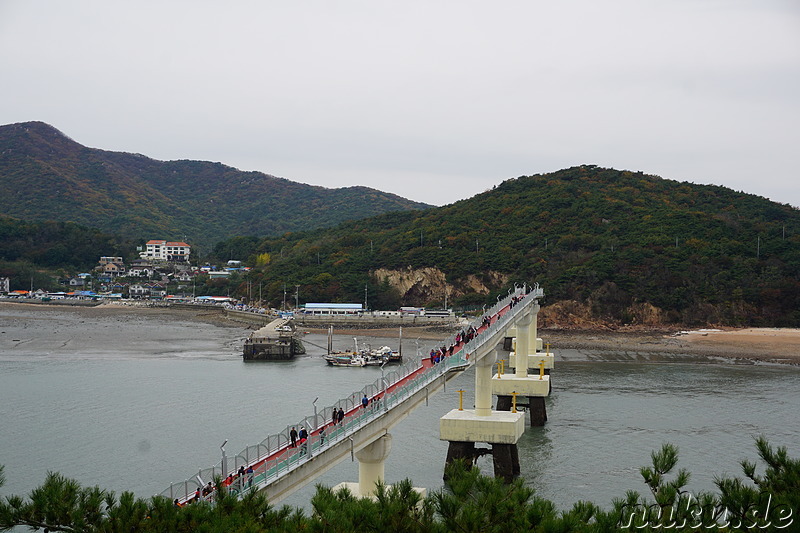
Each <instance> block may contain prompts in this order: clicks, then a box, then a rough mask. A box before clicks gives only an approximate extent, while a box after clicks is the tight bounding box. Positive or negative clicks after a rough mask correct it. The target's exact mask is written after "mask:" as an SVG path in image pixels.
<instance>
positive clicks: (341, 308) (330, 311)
mask: <svg viewBox="0 0 800 533" xmlns="http://www.w3.org/2000/svg"><path fill="white" fill-rule="evenodd" d="M363 311H364V306H363V305H361V304H331V303H309V304H305V305H304V306H303V314H306V315H357V314H359V313H362V312H363Z"/></svg>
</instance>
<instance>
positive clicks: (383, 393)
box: [160, 286, 544, 502]
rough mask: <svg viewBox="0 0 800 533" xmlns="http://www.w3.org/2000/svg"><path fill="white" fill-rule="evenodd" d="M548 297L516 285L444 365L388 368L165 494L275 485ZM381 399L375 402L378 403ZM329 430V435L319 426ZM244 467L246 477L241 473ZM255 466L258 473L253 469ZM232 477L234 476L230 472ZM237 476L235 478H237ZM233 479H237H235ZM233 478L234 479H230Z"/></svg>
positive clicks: (463, 362) (187, 495)
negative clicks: (301, 438)
mask: <svg viewBox="0 0 800 533" xmlns="http://www.w3.org/2000/svg"><path fill="white" fill-rule="evenodd" d="M542 296H544V292H543V291H542V290H541V289H539V288H538V286H534V287H533V289H532V290H531V291H530V292H527V291H526V289H525V286H523V287H515V288H514V289H512V290H510V291H509V294H508V295H507V296H506V297H505V298H503V299H502V300H501V299H499V298H498V301H497V303H496V304H495V305H494V306H492V308H490V309H489V310H487V311H486V312H485V313H484V316H486V315H488V316H494V315H497V314H498V313H499V312H500V311H501V310H502V309H504V308H505V307H507V306H509V304H510V303H511V302H512V299H513V298H516V297H522V298H521V299H520V300H519V301H518V303H517V305H514V306H513V307H512V308H511V309H509V310H508V311H506V312H505V313H504V314H503V315H502V316H501V317H499V318H498V319H497V320H496V321H494V322H493V323H491V324H490V325H489V326H488V327H486V328H485V329H484V330H482V331H480V332H479V333H478V334H477V335H475V336H474V337H473V338H472V339H471V340H470V341H469V342H468V343H466V344H464V345H463V346H462V348H461V349H460V350H459V351H458V352H456V353H455V354H453V355H452V356H449V357H444V358H443V359H442V360H441V362H440V363H438V364H435V365H433V366H431V367H428V368H425V367H424V366H423V365H422V362H421V360H418V361H413V362H409V363H406V364H404V365H402V366H400V367H398V368H396V369H393V370H391V371H388V372H386V373H385V374H383V375H382V376H381V377H380V378H377V379H376V380H375V381H373V382H372V383H370V384H367V385H366V386H365V387H364V388H362V389H361V390H359V391H355V392H353V393H352V394H351V395H349V396H347V397H345V398H342V399H340V400H339V401H337V402H336V403H335V404H334V405H332V406H330V407H326V408H324V409H323V410H322V411H321V412H317V413H315V414H314V415H311V416H307V417H305V418H303V419H302V420H300V421H299V422H297V423H296V424H291V425H288V426H286V428H285V429H284V430H282V431H281V432H280V433H276V434H273V435H269V436H267V438H265V439H264V440H262V441H261V442H259V443H258V444H254V445H250V446H247V447H245V448H244V449H243V450H242V451H241V452H239V453H238V454H236V455H235V456H233V457H231V458H230V459H232V462H230V461H228V459H229V458H228V457H227V456H226V455H224V453H223V457H222V460H221V461H220V462H219V463H217V464H215V465H213V466H211V467H209V468H204V469H200V470H199V471H198V472H197V474H194V475H192V476H191V477H190V478H188V479H186V480H184V481H180V482H177V483H172V484H170V486H169V487H168V488H167V489H165V490H164V491H162V492H161V493H160V496H164V497H167V498H169V499H170V500H173V499H178V500H179V501H182V502H184V501H187V500H191V499H192V498H193V497H194V496H195V494H199V497H200V498H202V499H206V500H213V497H214V492H211V493H209V494H207V495H205V496H203V495H202V492H203V488H204V487H205V486H206V485H207V484H208V482H212V484H213V483H214V480H215V478H217V477H219V478H222V479H223V482H224V483H225V484H227V485H228V489H229V490H230V491H231V492H233V493H235V494H238V495H242V494H244V493H245V492H248V491H251V490H260V489H261V488H263V487H265V486H267V485H269V484H270V483H273V482H274V481H276V480H277V479H279V478H281V477H283V476H285V475H287V474H288V473H290V472H292V471H293V470H294V469H296V468H297V467H298V466H300V465H301V464H303V463H304V462H305V461H307V460H308V459H310V458H311V457H313V456H314V455H316V454H317V453H318V452H319V451H321V450H322V449H323V448H326V447H328V446H330V445H332V444H336V443H338V442H341V441H342V440H344V439H346V438H348V437H350V436H351V435H353V434H354V433H355V432H356V431H358V430H360V429H361V428H363V427H364V426H365V425H367V424H368V423H370V422H372V421H373V420H375V419H377V418H379V417H381V416H382V415H383V414H384V413H386V412H387V411H389V410H391V409H392V408H394V407H396V406H398V405H400V404H401V403H403V402H404V401H405V400H407V399H408V398H410V397H411V396H413V395H414V394H416V393H417V392H419V391H421V390H422V389H424V388H425V387H427V386H428V385H430V384H431V383H433V382H434V381H435V380H436V379H438V378H440V377H441V376H443V375H445V374H447V373H448V372H451V371H454V370H458V369H465V368H467V367H468V366H470V365H472V364H474V358H472V360H471V358H470V355H471V354H474V353H476V352H478V351H479V350H480V349H481V348H482V347H483V346H484V345H485V344H486V343H487V342H489V341H490V340H491V339H493V338H494V337H495V335H496V334H497V333H498V332H500V331H501V330H503V331H505V330H506V329H508V327H509V323H510V322H512V321H513V319H514V318H516V317H517V316H519V315H520V314H521V313H522V312H523V310H524V308H525V307H527V304H529V303H530V302H531V301H535V300H537V299H538V298H541V297H542ZM482 318H483V317H480V318H477V319H476V320H475V321H474V323H473V324H472V327H475V329H476V330H479V329H480V327H481V326H482V324H481V321H482ZM455 337H456V336H455V335H452V336H450V337H447V338H446V339H445V341H444V342H445V345H446V346H450V345H452V344H455ZM365 395H366V396H367V398H368V399H369V400H370V403H369V404H368V406H367V407H366V408H363V407H362V405H361V399H362V398H363V397H364V396H365ZM372 400H375V401H372ZM339 408H341V409H342V410H343V411H344V413H345V417H344V419H343V420H342V421H341V422H340V423H336V424H332V423H331V421H332V420H333V412H334V410H336V411H338V410H339ZM293 427H306V428H309V437H308V439H307V440H306V441H305V442H304V443H303V444H298V445H297V446H295V447H292V446H291V439H290V432H291V429H292V428H293ZM320 428H325V432H324V434H321V433H319V432H318V431H317V430H318V429H320ZM242 469H243V470H244V475H236V473H237V472H240V471H241V470H242ZM250 469H252V471H250ZM229 475H230V476H231V478H229V477H228V476H229ZM234 476H235V477H234ZM231 479H233V480H232V481H231ZM229 481H231V482H230V483H228V482H229Z"/></svg>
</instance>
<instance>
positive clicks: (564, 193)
mask: <svg viewBox="0 0 800 533" xmlns="http://www.w3.org/2000/svg"><path fill="white" fill-rule="evenodd" d="M215 253H216V254H217V256H218V257H220V258H226V257H229V256H235V257H238V258H240V259H246V258H248V257H249V258H251V261H250V263H251V264H257V262H256V261H254V260H252V258H254V257H256V256H257V255H259V254H266V255H267V256H269V258H270V262H269V264H268V265H266V266H265V267H264V268H263V269H257V270H256V271H255V272H254V273H253V279H254V281H257V282H259V283H261V282H263V285H264V287H266V289H267V292H266V294H267V296H266V298H267V299H269V300H270V301H272V302H279V301H280V298H281V297H282V292H281V289H282V286H283V283H285V282H286V281H290V282H291V284H292V285H299V286H300V289H299V290H300V294H302V295H303V298H306V301H361V300H363V297H364V286H365V284H366V285H368V288H369V298H370V302H372V303H373V304H374V305H375V306H376V308H378V309H392V308H394V307H396V306H399V305H434V306H440V305H442V304H443V300H444V298H445V296H446V297H447V298H448V300H449V302H450V303H451V304H465V305H468V304H473V305H478V306H480V305H481V304H484V303H493V302H494V299H495V296H496V295H497V294H504V293H505V290H506V289H507V288H508V287H509V286H510V285H511V284H513V283H514V282H516V283H522V282H538V283H540V284H541V285H542V286H543V287H544V288H545V291H546V294H547V303H548V305H547V309H548V314H546V315H543V320H544V319H546V320H545V322H544V323H546V324H548V325H554V324H555V325H565V324H580V325H582V326H584V327H593V326H594V325H601V324H618V325H619V324H626V323H631V324H639V325H653V326H660V325H664V324H695V325H706V324H727V325H771V326H788V325H792V326H795V327H796V326H798V325H800V210H798V209H796V208H794V207H792V206H789V205H784V204H778V203H775V202H772V201H770V200H768V199H766V198H762V197H759V196H755V195H752V194H745V193H739V192H736V191H733V190H731V189H728V188H726V187H719V186H713V185H695V184H691V183H681V182H677V181H674V180H668V179H663V178H660V177H658V176H652V175H648V174H644V173H642V172H630V171H622V170H615V169H607V168H599V167H596V166H594V165H584V166H579V167H574V168H569V169H564V170H560V171H557V172H553V173H549V174H538V175H533V176H521V177H519V178H516V179H510V180H506V181H504V182H503V183H500V184H498V185H497V186H496V187H495V188H493V189H492V190H490V191H487V192H484V193H482V194H479V195H477V196H474V197H472V198H469V199H466V200H462V201H459V202H456V203H454V204H451V205H447V206H444V207H440V208H435V209H428V210H425V211H417V212H408V213H402V214H398V215H381V216H378V217H373V218H369V219H364V220H358V221H353V222H347V223H344V224H342V225H341V226H338V227H337V228H335V229H333V230H331V229H321V230H315V231H311V232H304V233H302V234H290V235H285V236H281V237H278V238H274V237H272V238H265V239H261V240H258V239H252V240H242V239H237V240H231V241H223V242H220V243H219V244H218V245H217V246H216V247H215ZM598 327H599V326H598Z"/></svg>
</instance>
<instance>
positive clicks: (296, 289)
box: [294, 285, 300, 311]
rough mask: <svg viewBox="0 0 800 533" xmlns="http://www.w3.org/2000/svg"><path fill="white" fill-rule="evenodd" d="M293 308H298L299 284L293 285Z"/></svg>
mask: <svg viewBox="0 0 800 533" xmlns="http://www.w3.org/2000/svg"><path fill="white" fill-rule="evenodd" d="M294 309H295V311H297V310H298V309H300V285H295V286H294Z"/></svg>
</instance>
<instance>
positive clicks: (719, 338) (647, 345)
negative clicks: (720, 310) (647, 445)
mask: <svg viewBox="0 0 800 533" xmlns="http://www.w3.org/2000/svg"><path fill="white" fill-rule="evenodd" d="M2 307H6V308H7V309H14V308H16V309H19V308H24V309H26V310H29V311H30V310H34V309H40V310H41V311H42V312H45V311H47V310H53V309H55V308H57V309H58V310H59V311H68V312H72V313H76V314H79V315H81V316H82V317H84V318H86V319H91V318H93V317H98V318H99V317H114V316H120V318H121V315H137V316H140V317H153V318H156V317H158V318H163V319H168V318H169V317H173V318H176V319H182V320H191V321H199V322H205V323H211V324H214V325H215V326H222V327H224V326H232V327H240V328H241V327H243V325H242V324H240V323H236V322H233V321H230V320H226V319H225V318H224V316H223V314H222V312H221V310H220V309H219V308H213V307H209V308H203V307H198V308H197V309H186V308H181V309H177V308H173V307H164V306H161V307H148V306H143V305H124V304H120V303H112V304H103V305H98V306H94V307H68V306H63V305H58V306H51V305H47V304H41V305H31V304H25V303H17V302H0V309H2ZM302 331H305V332H309V333H318V334H325V333H326V330H325V329H322V328H302ZM455 331H456V330H455V329H452V330H449V329H447V328H441V327H403V336H404V337H405V338H421V339H431V340H439V339H441V340H444V339H445V338H447V337H448V336H449V335H451V334H453V333H455ZM335 334H336V335H347V336H353V335H357V336H370V337H385V338H395V337H397V336H398V334H399V330H398V328H380V329H345V328H341V329H336V330H335ZM539 336H540V337H541V338H542V339H544V341H545V342H546V343H548V344H550V346H551V348H552V349H553V350H558V349H559V348H566V349H579V350H598V351H624V352H650V353H659V352H661V353H684V354H695V355H706V356H713V357H726V358H733V359H748V360H753V361H764V362H773V363H781V364H791V365H800V329H794V328H719V329H697V330H686V331H678V330H650V329H636V328H626V329H620V330H574V329H570V330H563V329H551V328H540V329H539Z"/></svg>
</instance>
